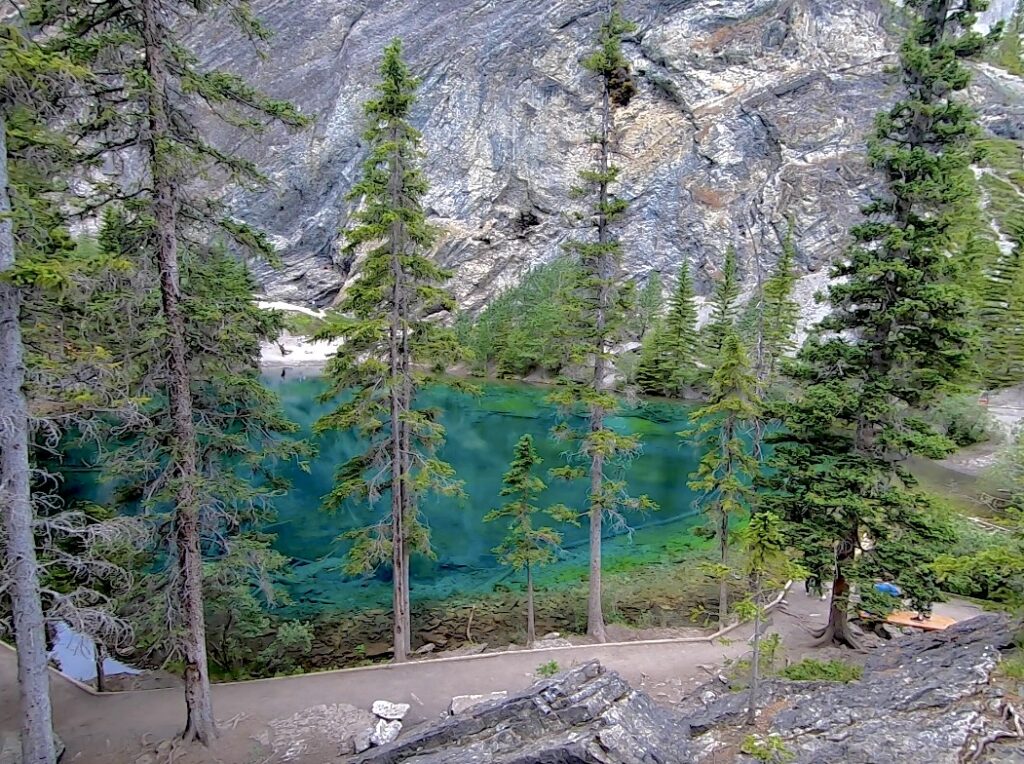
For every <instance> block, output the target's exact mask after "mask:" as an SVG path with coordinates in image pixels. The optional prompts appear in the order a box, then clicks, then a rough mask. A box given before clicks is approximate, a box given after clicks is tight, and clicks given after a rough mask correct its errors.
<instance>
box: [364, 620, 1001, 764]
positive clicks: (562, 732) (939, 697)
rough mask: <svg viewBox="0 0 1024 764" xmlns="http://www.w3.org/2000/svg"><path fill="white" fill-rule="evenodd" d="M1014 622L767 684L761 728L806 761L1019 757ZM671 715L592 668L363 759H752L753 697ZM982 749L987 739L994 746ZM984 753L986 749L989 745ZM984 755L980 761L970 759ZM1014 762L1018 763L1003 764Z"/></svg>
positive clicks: (452, 763)
mask: <svg viewBox="0 0 1024 764" xmlns="http://www.w3.org/2000/svg"><path fill="white" fill-rule="evenodd" d="M1012 637H1013V633H1012V630H1011V628H1010V625H1009V622H1008V620H1007V619H1006V618H1005V617H1002V616H998V615H983V616H979V617H978V618H975V619H972V620H971V621H967V622H965V623H962V624H959V625H957V626H955V627H953V628H951V629H949V630H947V631H945V632H938V633H933V634H924V635H920V636H915V637H910V638H908V639H904V640H902V641H899V642H895V643H891V644H887V645H885V646H884V647H881V648H878V649H877V651H876V652H874V653H873V654H872V655H871V657H870V658H869V659H868V661H867V665H866V667H865V672H864V677H863V679H861V680H860V681H858V682H853V683H850V684H838V683H831V682H787V681H777V680H773V681H769V682H767V683H766V685H765V687H764V692H763V695H762V703H761V706H762V708H767V709H769V710H768V711H765V712H764V713H765V714H767V716H762V718H761V724H760V725H759V730H760V731H761V732H762V733H764V732H765V731H766V732H767V734H771V735H775V736H777V738H778V740H779V741H780V742H781V744H782V745H783V746H784V747H785V748H786V750H788V751H789V752H790V754H792V758H791V759H790V760H791V761H793V762H795V763H796V764H820V763H821V762H843V764H868V763H869V762H870V763H871V764H904V763H905V762H928V763H929V764H955V763H956V762H960V761H964V760H973V761H980V762H1000V761H1012V760H1019V759H1014V758H1013V757H1014V756H1017V755H1018V754H1019V749H1014V748H1013V746H1014V745H1018V744H1019V742H1020V741H1016V740H1014V739H1013V738H1012V737H1011V738H1002V737H1000V733H1007V734H1009V735H1013V736H1015V734H1016V730H1015V728H1014V725H1013V720H1012V719H1009V718H1008V714H1009V713H1010V712H1009V710H1008V708H1007V703H1006V699H1005V698H1004V693H1003V691H1002V690H1001V689H1000V688H999V687H997V686H995V685H994V684H993V682H992V679H993V674H994V672H995V669H996V666H997V665H998V663H999V660H1000V650H1001V649H1004V648H1006V647H1008V646H1009V645H1010V644H1011V642H1012ZM700 694H701V693H700V692H697V693H694V697H693V699H691V700H690V701H689V702H687V703H684V705H683V706H681V707H679V708H675V709H670V708H666V707H663V706H660V705H658V704H656V703H655V702H654V701H653V700H651V698H650V697H649V696H647V695H646V694H645V693H643V692H640V691H638V690H635V689H633V688H632V687H630V685H629V684H628V683H627V682H626V681H625V680H623V679H622V678H621V677H619V676H618V674H616V673H614V672H611V671H606V670H604V669H603V668H602V667H601V666H600V665H599V664H598V663H597V662H590V663H586V664H584V665H582V666H578V667H576V668H574V669H572V670H570V671H567V672H565V673H563V674H560V675H558V676H555V677H552V678H550V679H544V680H542V681H540V682H537V683H536V684H534V685H533V687H531V688H530V689H528V690H526V691H524V692H521V693H518V694H515V695H512V696H510V697H508V698H505V699H499V700H494V701H492V702H488V703H483V704H481V705H476V706H473V707H471V708H468V709H467V710H465V711H464V712H463V713H461V714H458V715H456V716H453V717H451V718H449V719H446V720H444V721H441V722H439V723H437V724H434V725H432V726H429V727H426V728H423V729H421V730H419V731H417V732H414V733H413V734H411V735H409V736H407V737H406V738H404V739H402V740H400V741H399V742H396V743H394V744H392V745H389V746H385V747H382V748H380V749H378V750H374V751H372V752H371V753H368V754H366V755H364V756H362V757H360V758H358V759H356V761H358V762H360V764H397V763H398V762H406V761H408V762H415V764H527V763H529V762H573V763H574V764H686V763H688V762H694V763H695V764H703V763H706V762H712V761H715V762H725V761H737V762H753V761H754V759H752V758H749V757H747V756H745V755H743V754H741V753H739V752H738V751H739V745H740V742H741V741H742V740H743V739H744V738H745V737H746V736H747V735H748V734H749V733H750V728H749V727H746V726H744V725H743V723H742V722H743V718H744V714H745V712H746V700H747V695H746V693H734V694H729V695H726V696H725V697H722V698H719V699H718V700H715V701H713V702H711V703H710V704H709V705H707V706H705V705H704V704H703V703H702V702H701V701H700V700H699V696H700ZM982 741H985V743H984V745H983V743H982ZM979 749H980V750H979ZM972 757H974V758H972ZM1007 757H1009V758H1007Z"/></svg>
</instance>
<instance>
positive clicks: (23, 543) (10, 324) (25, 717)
mask: <svg viewBox="0 0 1024 764" xmlns="http://www.w3.org/2000/svg"><path fill="white" fill-rule="evenodd" d="M5 130H6V125H5V123H4V119H3V115H2V114H0V508H2V511H3V532H4V537H5V540H6V559H5V560H3V570H4V572H5V573H6V574H7V575H8V576H10V578H11V581H10V590H9V595H10V599H11V619H12V623H13V626H14V645H15V647H16V648H17V650H18V689H19V694H20V698H21V718H20V721H19V724H18V728H19V734H20V735H21V757H22V758H21V760H22V761H23V762H25V764H53V762H55V761H56V760H57V754H56V748H55V746H54V741H53V720H52V716H51V710H50V676H49V672H48V671H47V670H46V621H45V620H44V617H43V605H42V602H41V600H40V596H39V565H38V562H37V561H36V546H35V534H34V533H33V514H32V497H31V493H30V488H29V463H28V441H29V423H28V401H26V399H25V391H24V390H23V389H22V388H23V385H24V382H25V359H24V348H23V346H22V342H21V326H20V324H19V323H18V321H19V318H20V315H19V314H20V311H21V293H20V292H19V290H18V289H17V288H16V287H15V286H13V285H11V284H9V283H8V282H7V281H6V280H5V279H4V276H6V274H7V271H9V270H10V269H11V268H13V267H14V231H13V229H12V226H11V218H10V212H11V199H10V196H9V194H8V191H7V188H8V183H9V181H8V174H7V141H6V133H5Z"/></svg>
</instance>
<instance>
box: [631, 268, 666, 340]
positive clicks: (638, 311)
mask: <svg viewBox="0 0 1024 764" xmlns="http://www.w3.org/2000/svg"><path fill="white" fill-rule="evenodd" d="M663 292H664V287H663V286H662V283H661V274H660V273H658V272H656V271H652V272H651V274H650V275H649V276H648V277H647V282H646V283H645V284H644V288H643V289H641V290H640V291H639V292H638V293H637V298H636V307H635V309H634V311H633V331H634V332H635V333H636V337H637V339H639V340H642V339H644V337H646V336H647V332H648V331H649V330H650V329H651V328H652V327H653V326H654V324H655V321H656V319H657V318H658V314H659V313H661V306H662V303H663V301H664V297H663Z"/></svg>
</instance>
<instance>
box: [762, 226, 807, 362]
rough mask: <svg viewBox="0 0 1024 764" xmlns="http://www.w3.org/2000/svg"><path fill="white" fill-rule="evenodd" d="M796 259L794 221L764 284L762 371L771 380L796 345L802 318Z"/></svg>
mask: <svg viewBox="0 0 1024 764" xmlns="http://www.w3.org/2000/svg"><path fill="white" fill-rule="evenodd" d="M795 258H796V247H795V245H794V244H793V225H792V223H791V224H790V226H789V230H788V231H787V232H786V238H785V239H784V240H783V242H782V254H781V255H780V257H779V260H778V262H777V263H776V264H775V268H774V269H773V270H772V273H771V275H770V276H769V277H768V279H767V280H766V281H765V282H764V287H763V298H762V302H763V304H764V315H763V317H762V318H761V319H760V323H761V327H762V328H761V343H762V344H761V352H762V359H761V364H762V366H763V369H761V370H759V371H761V373H763V374H764V375H765V376H766V377H767V378H768V379H773V378H774V377H775V373H776V371H777V369H778V367H779V363H780V361H781V359H782V357H783V356H784V355H786V354H788V353H789V352H791V351H792V350H793V349H795V348H796V339H795V336H794V334H795V332H796V323H797V319H799V318H800V306H799V305H797V303H796V301H795V300H794V299H793V287H794V286H796V270H795V264H794V260H795Z"/></svg>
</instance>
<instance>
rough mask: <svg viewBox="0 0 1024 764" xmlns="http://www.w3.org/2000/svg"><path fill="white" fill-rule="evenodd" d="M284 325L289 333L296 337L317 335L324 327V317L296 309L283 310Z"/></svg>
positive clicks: (282, 319)
mask: <svg viewBox="0 0 1024 764" xmlns="http://www.w3.org/2000/svg"><path fill="white" fill-rule="evenodd" d="M281 313H282V318H281V321H282V325H283V327H284V329H285V331H287V332H288V333H289V334H292V335H294V336H296V337H315V336H316V335H317V334H319V333H320V332H321V331H323V328H324V323H325V322H324V319H322V318H317V317H316V316H311V315H309V314H308V313H300V312H299V311H296V310H289V311H281Z"/></svg>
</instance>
